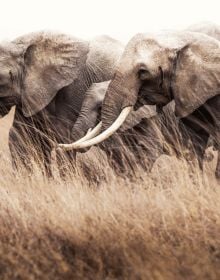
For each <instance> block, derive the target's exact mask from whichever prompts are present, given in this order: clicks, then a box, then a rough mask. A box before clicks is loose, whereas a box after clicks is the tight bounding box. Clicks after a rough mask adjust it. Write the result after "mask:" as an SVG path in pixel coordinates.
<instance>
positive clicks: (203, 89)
mask: <svg viewBox="0 0 220 280" xmlns="http://www.w3.org/2000/svg"><path fill="white" fill-rule="evenodd" d="M210 50H211V51H210ZM219 65H220V42H219V41H218V40H217V39H215V38H212V37H210V36H207V35H205V34H201V33H199V32H191V31H181V32H162V33H158V34H138V35H136V36H135V37H134V38H132V39H131V41H130V42H129V43H128V45H127V47H126V48H125V51H124V53H123V55H122V57H121V60H120V62H119V65H118V67H117V70H116V72H115V74H114V78H113V79H112V81H111V83H110V84H109V87H108V90H107V93H106V96H105V99H104V102H103V106H102V115H101V119H102V130H103V132H102V133H101V134H100V135H98V136H96V137H94V138H93V139H90V140H88V141H84V142H83V143H78V144H76V145H75V146H74V145H73V147H74V148H75V149H77V148H85V147H89V146H91V145H94V144H97V143H100V142H101V141H103V140H105V139H106V138H108V137H109V136H111V135H112V134H113V133H114V132H115V131H116V130H117V129H118V128H119V127H120V125H121V124H122V123H123V122H124V120H125V119H126V117H127V116H128V115H129V113H130V112H131V111H132V109H133V108H134V109H137V108H139V107H141V106H143V105H145V104H151V105H153V104H154V105H156V106H157V107H159V108H162V107H164V106H165V105H166V104H168V103H169V102H171V101H172V100H174V102H175V114H176V116H177V117H178V118H180V119H181V121H182V122H183V123H184V125H185V126H186V127H188V128H189V129H190V130H191V131H192V132H193V137H195V138H197V139H196V142H197V143H199V142H201V141H202V142H203V143H204V144H203V145H204V146H205V145H206V144H207V141H208V138H209V136H210V135H212V137H213V138H214V139H215V144H216V146H217V148H218V149H219V146H220V145H219V139H220V138H219V136H220V135H219V132H220V96H219V94H220V91H219V88H220V67H219ZM198 146H199V145H198ZM219 160H220V159H218V164H217V169H216V176H217V177H218V178H219V176H220V170H219V168H220V164H219Z"/></svg>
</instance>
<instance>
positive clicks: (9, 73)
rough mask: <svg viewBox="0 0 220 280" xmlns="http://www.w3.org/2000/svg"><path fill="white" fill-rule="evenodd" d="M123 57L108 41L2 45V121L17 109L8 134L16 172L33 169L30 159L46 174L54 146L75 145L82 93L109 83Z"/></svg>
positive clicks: (29, 38) (52, 38)
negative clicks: (11, 110) (22, 166)
mask: <svg viewBox="0 0 220 280" xmlns="http://www.w3.org/2000/svg"><path fill="white" fill-rule="evenodd" d="M122 51H123V46H122V44H121V43H120V42H118V41H116V40H114V39H112V38H110V37H107V36H100V37H97V38H95V39H93V40H91V41H85V40H81V39H77V38H74V37H70V36H67V35H64V34H56V33H48V32H39V33H33V34H29V35H25V36H23V37H19V38H17V39H16V40H14V41H12V42H9V43H4V44H1V45H0V115H1V116H2V117H3V116H4V115H6V114H7V113H8V112H9V111H10V109H11V107H12V106H14V105H15V106H16V109H15V116H14V121H13V125H12V128H11V129H10V133H9V147H10V151H11V155H12V161H13V165H14V166H16V167H17V168H18V167H19V166H20V164H22V165H24V166H25V167H26V168H28V169H31V159H32V157H34V158H35V159H36V158H37V159H38V160H40V162H42V163H43V165H44V167H45V170H46V172H47V173H48V174H49V173H50V161H51V150H52V148H53V143H54V142H67V143H68V142H70V141H73V140H75V139H74V138H72V135H71V130H72V126H73V124H74V122H75V121H76V119H77V117H78V114H79V111H80V108H81V105H82V101H83V99H84V95H85V93H86V92H87V90H90V87H91V86H92V84H93V83H98V82H102V81H106V80H110V79H111V78H112V75H113V73H114V69H115V65H116V63H117V61H118V59H119V57H120V55H121V53H122ZM69 156H70V157H71V156H74V153H71V152H70V153H69Z"/></svg>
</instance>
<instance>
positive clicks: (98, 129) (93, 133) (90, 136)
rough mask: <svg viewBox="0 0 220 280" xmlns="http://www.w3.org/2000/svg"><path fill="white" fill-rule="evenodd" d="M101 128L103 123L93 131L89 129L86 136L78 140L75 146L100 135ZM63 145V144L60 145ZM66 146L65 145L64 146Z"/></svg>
mask: <svg viewBox="0 0 220 280" xmlns="http://www.w3.org/2000/svg"><path fill="white" fill-rule="evenodd" d="M101 127H102V122H99V123H98V124H97V125H96V127H94V128H93V129H91V128H90V129H89V130H88V131H87V133H86V135H85V136H83V137H82V138H80V139H79V140H77V141H76V142H74V144H78V143H81V142H84V141H87V140H89V139H91V138H93V137H95V136H96V135H98V134H99V132H100V131H101ZM60 145H61V144H60ZM63 145H65V144H63Z"/></svg>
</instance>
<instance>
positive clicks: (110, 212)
mask: <svg viewBox="0 0 220 280" xmlns="http://www.w3.org/2000/svg"><path fill="white" fill-rule="evenodd" d="M11 117H12V116H11V115H9V116H7V117H5V118H4V119H2V120H0V135H1V144H0V150H1V163H0V174H1V176H0V186H1V187H0V279H10V280H11V279H169V280H170V279H219V278H220V239H219V232H220V208H219V205H220V188H219V185H218V183H217V182H216V181H215V179H214V174H213V172H214V171H213V170H214V169H215V164H216V158H214V160H213V161H212V162H210V163H209V164H206V168H205V169H206V172H205V174H204V176H202V175H201V173H200V171H199V169H198V168H197V166H194V167H189V166H188V165H187V164H186V162H185V161H183V160H182V161H181V160H177V159H175V157H161V158H160V159H159V160H158V161H157V164H156V165H155V166H154V168H153V171H152V173H151V174H150V175H147V174H146V173H145V174H144V173H143V172H142V170H141V169H140V168H139V167H138V163H137V171H136V177H134V178H133V180H129V179H128V178H119V177H117V176H116V175H115V173H114V171H113V170H112V169H111V168H110V167H109V166H108V161H107V159H106V158H105V157H104V156H103V155H102V154H100V153H99V152H98V151H96V149H95V148H92V149H91V151H90V152H89V153H87V154H84V155H80V158H79V161H78V167H77V170H76V171H75V175H73V174H74V172H73V171H72V177H71V176H70V177H68V178H67V180H66V181H65V182H62V181H61V180H60V178H59V175H58V172H57V170H56V167H55V166H54V170H53V171H54V179H50V180H47V179H46V178H44V177H43V176H42V174H41V172H40V169H39V168H38V167H37V166H36V168H35V173H34V175H32V176H28V175H27V173H25V172H24V173H22V172H21V173H20V174H17V175H14V174H13V172H12V170H11V166H10V162H9V153H8V148H7V135H8V128H9V126H10V122H11ZM94 155H95V156H96V159H94ZM85 159H87V161H88V162H87V165H86V166H84V165H83V162H85ZM85 172H86V174H85ZM88 173H89V174H93V178H92V179H93V180H91V179H90V181H88V179H87V178H88ZM85 175H87V176H85ZM94 177H95V178H94ZM97 182H98V184H97Z"/></svg>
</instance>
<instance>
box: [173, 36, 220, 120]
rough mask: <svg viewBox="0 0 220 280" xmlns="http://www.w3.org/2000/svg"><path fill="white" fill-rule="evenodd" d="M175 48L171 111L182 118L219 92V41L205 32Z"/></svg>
mask: <svg viewBox="0 0 220 280" xmlns="http://www.w3.org/2000/svg"><path fill="white" fill-rule="evenodd" d="M201 37H202V39H201V40H199V39H198V38H197V40H194V42H193V43H191V44H188V45H186V46H185V47H183V48H182V49H181V50H180V51H178V54H177V59H176V62H175V67H174V68H175V69H174V76H173V80H172V90H173V95H174V100H175V106H176V109H175V113H176V115H177V116H179V117H185V116H187V115H189V114H191V113H192V112H193V111H195V110H196V109H197V108H199V107H200V106H201V105H203V104H204V103H205V102H206V101H207V100H208V99H210V98H211V97H213V96H215V95H218V94H219V93H220V67H219V66H220V43H219V42H218V41H217V40H215V39H212V38H210V37H208V36H206V35H202V36H201Z"/></svg>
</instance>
